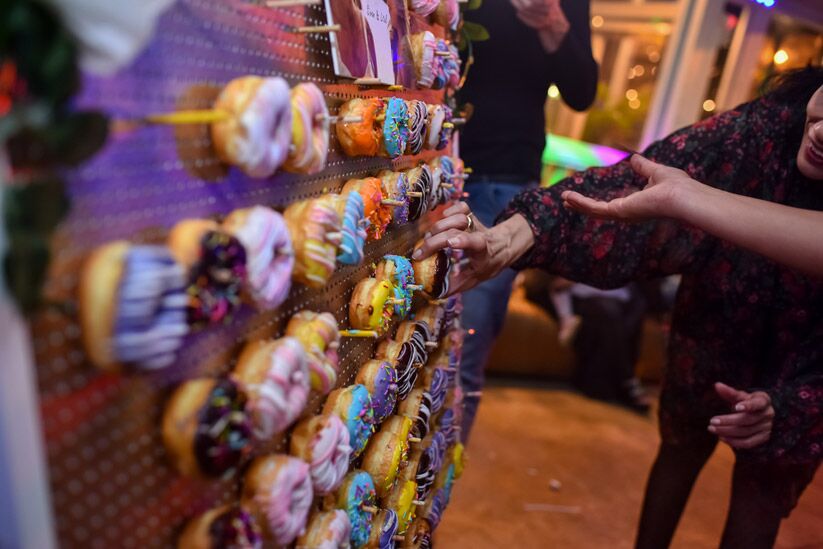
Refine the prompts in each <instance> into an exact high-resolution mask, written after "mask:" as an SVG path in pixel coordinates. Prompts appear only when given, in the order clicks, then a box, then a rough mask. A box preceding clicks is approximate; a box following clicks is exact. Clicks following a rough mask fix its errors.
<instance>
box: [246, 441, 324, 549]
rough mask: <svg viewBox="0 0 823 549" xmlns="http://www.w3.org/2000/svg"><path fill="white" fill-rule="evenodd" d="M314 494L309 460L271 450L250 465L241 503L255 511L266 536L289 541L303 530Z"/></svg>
mask: <svg viewBox="0 0 823 549" xmlns="http://www.w3.org/2000/svg"><path fill="white" fill-rule="evenodd" d="M313 496H314V494H313V493H312V488H311V478H310V477H309V466H308V464H306V463H305V462H304V461H303V460H300V459H297V458H293V457H290V456H284V455H280V454H271V455H267V456H260V457H258V458H256V459H255V460H254V461H253V462H252V463H251V465H250V466H249V468H248V470H247V471H246V474H245V476H244V477H243V492H242V495H241V500H240V503H241V504H242V505H243V506H244V507H246V508H247V509H249V510H250V511H251V513H252V514H253V515H254V517H255V518H256V519H257V523H258V524H260V526H261V528H262V530H263V532H264V533H265V535H266V537H268V538H269V539H272V540H273V541H274V542H275V543H276V544H277V545H288V544H289V543H291V542H293V541H294V540H295V538H296V537H297V536H298V535H300V534H301V533H303V530H304V528H305V525H306V517H307V516H308V514H309V509H310V508H311V504H312V498H313Z"/></svg>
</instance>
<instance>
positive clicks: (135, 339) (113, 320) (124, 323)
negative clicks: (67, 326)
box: [78, 240, 189, 371]
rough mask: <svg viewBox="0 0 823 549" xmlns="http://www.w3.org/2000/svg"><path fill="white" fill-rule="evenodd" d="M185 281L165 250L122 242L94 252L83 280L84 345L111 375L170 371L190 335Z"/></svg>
mask: <svg viewBox="0 0 823 549" xmlns="http://www.w3.org/2000/svg"><path fill="white" fill-rule="evenodd" d="M188 301H189V299H188V296H187V295H186V275H185V272H184V271H183V268H182V267H181V266H180V265H178V264H177V263H176V262H175V261H174V258H172V256H171V254H170V253H169V251H168V250H167V249H166V248H164V247H162V246H132V245H130V244H129V243H128V242H125V241H122V240H120V241H117V242H112V243H110V244H107V245H105V246H102V247H100V248H98V249H97V250H95V251H94V252H93V253H92V254H91V256H89V258H88V259H87V260H86V262H85V263H84V264H83V270H82V273H81V275H80V289H79V296H78V302H79V309H80V326H81V327H82V338H83V344H84V346H85V349H86V353H87V354H88V356H89V359H90V360H91V362H92V363H93V364H94V365H95V366H97V367H98V368H100V369H102V370H106V371H118V370H120V369H121V367H122V365H129V366H133V367H135V368H136V369H139V370H158V369H161V368H166V367H168V366H171V365H172V364H173V363H174V361H175V360H176V359H177V351H178V350H179V349H180V347H181V346H182V345H183V339H184V338H185V337H186V334H188V332H189V326H188V324H187V322H186V305H187V304H188Z"/></svg>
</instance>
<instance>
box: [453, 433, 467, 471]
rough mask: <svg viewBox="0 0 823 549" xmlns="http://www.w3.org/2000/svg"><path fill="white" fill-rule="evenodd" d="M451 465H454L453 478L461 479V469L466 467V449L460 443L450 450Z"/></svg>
mask: <svg viewBox="0 0 823 549" xmlns="http://www.w3.org/2000/svg"><path fill="white" fill-rule="evenodd" d="M451 463H452V465H454V478H455V479H458V478H460V477H462V476H463V468H464V467H465V466H466V449H465V448H464V447H463V444H462V443H461V442H458V443H457V444H455V445H454V448H452V454H451Z"/></svg>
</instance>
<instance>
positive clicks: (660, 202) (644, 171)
mask: <svg viewBox="0 0 823 549" xmlns="http://www.w3.org/2000/svg"><path fill="white" fill-rule="evenodd" d="M630 162H631V166H632V168H633V169H634V171H635V172H636V173H638V174H640V175H642V176H643V177H645V178H647V180H648V184H647V185H646V187H645V188H644V189H643V190H642V191H638V192H636V193H634V194H630V195H629V196H624V197H621V198H615V199H614V200H611V201H609V202H604V201H601V200H594V199H592V198H588V197H586V196H583V195H582V194H580V193H577V192H574V191H566V192H564V193H563V194H562V195H561V196H562V198H563V204H564V205H565V206H566V207H567V208H569V209H570V210H574V211H576V212H580V213H582V214H586V215H590V216H592V217H598V218H601V219H622V220H641V219H650V218H658V217H672V218H679V217H680V216H681V206H682V205H683V202H684V200H685V198H684V197H685V195H686V194H687V193H689V192H691V191H698V192H699V190H700V188H701V187H703V185H702V184H701V183H699V182H698V181H695V180H694V179H692V178H691V177H689V174H687V173H686V172H684V171H683V170H678V169H677V168H670V167H669V166H664V165H662V164H657V163H655V162H652V161H651V160H647V159H645V158H643V157H642V156H640V155H637V154H635V155H633V156H632V157H631V160H630Z"/></svg>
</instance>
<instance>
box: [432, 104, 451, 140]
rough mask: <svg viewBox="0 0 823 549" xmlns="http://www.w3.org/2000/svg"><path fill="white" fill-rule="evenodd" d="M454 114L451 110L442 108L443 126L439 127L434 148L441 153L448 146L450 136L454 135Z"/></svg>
mask: <svg viewBox="0 0 823 549" xmlns="http://www.w3.org/2000/svg"><path fill="white" fill-rule="evenodd" d="M452 120H454V113H453V112H452V110H451V108H449V107H446V106H443V124H442V125H441V126H440V134H439V135H438V138H437V145H436V146H435V148H436V149H437V150H438V151H441V150H443V149H445V148H446V147H448V146H449V141H450V140H451V137H452V134H453V133H454V123H453V122H452Z"/></svg>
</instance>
